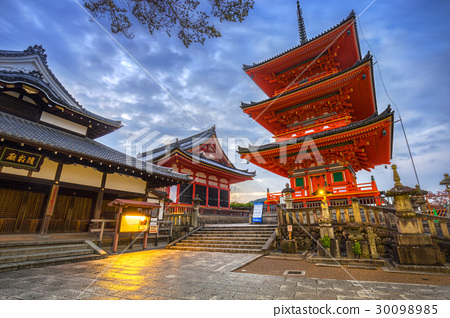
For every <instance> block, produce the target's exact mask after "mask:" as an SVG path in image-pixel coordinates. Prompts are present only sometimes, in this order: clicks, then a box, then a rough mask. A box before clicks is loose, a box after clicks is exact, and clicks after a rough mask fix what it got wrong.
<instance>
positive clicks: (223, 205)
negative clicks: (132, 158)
mask: <svg viewBox="0 0 450 318" xmlns="http://www.w3.org/2000/svg"><path fill="white" fill-rule="evenodd" d="M138 157H139V158H140V159H142V160H146V161H148V162H150V163H153V164H156V165H158V166H164V167H168V168H171V169H172V171H176V172H180V173H186V174H189V175H190V176H192V178H193V181H192V182H191V183H184V184H179V185H173V186H171V187H167V188H166V189H164V190H165V192H167V193H169V197H170V199H171V200H172V202H173V203H171V205H170V208H169V211H170V212H184V211H186V209H187V208H190V207H192V200H193V199H194V198H195V197H196V196H197V195H198V197H199V198H200V199H201V202H200V207H201V210H200V212H201V213H204V212H205V211H206V210H208V209H210V210H211V211H213V212H214V213H217V211H222V212H227V209H229V208H230V195H231V185H233V184H236V183H239V182H244V181H248V180H252V179H253V177H254V176H255V172H249V171H248V170H241V169H238V168H236V167H235V166H234V165H233V163H232V162H231V161H230V159H229V158H228V157H227V156H226V154H225V152H224V150H223V149H222V147H221V145H220V143H219V139H218V138H217V134H216V127H215V126H213V127H211V128H210V129H208V130H205V131H202V132H200V133H198V134H195V135H193V136H190V137H187V138H184V139H181V140H178V139H177V140H176V141H175V142H173V143H170V144H168V145H167V146H164V147H159V148H156V149H153V150H151V151H148V152H144V153H142V154H140V155H138ZM228 212H230V211H228Z"/></svg>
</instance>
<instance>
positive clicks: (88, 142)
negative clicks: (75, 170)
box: [0, 112, 191, 182]
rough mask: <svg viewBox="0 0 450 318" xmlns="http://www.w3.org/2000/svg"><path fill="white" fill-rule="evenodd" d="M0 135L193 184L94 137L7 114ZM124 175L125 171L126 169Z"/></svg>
mask: <svg viewBox="0 0 450 318" xmlns="http://www.w3.org/2000/svg"><path fill="white" fill-rule="evenodd" d="M0 136H1V137H3V138H5V139H8V140H12V141H15V142H19V143H25V144H29V145H32V146H34V147H41V148H43V149H47V150H50V151H52V152H53V151H56V152H57V153H59V154H65V155H70V156H71V157H72V156H79V157H81V158H83V160H84V161H81V162H80V163H84V162H89V161H90V160H93V161H99V162H102V163H104V165H103V166H106V165H108V164H111V165H114V166H118V167H123V168H125V169H129V170H136V171H142V172H146V173H150V174H151V175H152V176H160V177H165V178H171V179H174V180H177V181H178V182H189V181H191V179H190V177H189V176H188V175H186V174H183V173H177V172H173V171H172V169H170V168H165V167H160V166H157V165H154V164H151V163H146V162H143V161H141V160H138V159H136V158H134V157H131V156H128V155H126V154H124V153H122V152H120V151H117V150H115V149H112V148H110V147H107V146H105V145H103V144H101V143H99V142H97V141H95V140H93V139H91V138H88V137H82V136H78V135H74V134H71V133H68V132H65V131H62V130H59V129H56V128H52V127H48V126H45V125H42V124H39V123H36V122H33V121H29V120H26V119H23V118H20V117H17V116H14V115H10V114H6V113H4V112H0ZM118 172H119V171H118ZM120 172H123V170H121V171H120Z"/></svg>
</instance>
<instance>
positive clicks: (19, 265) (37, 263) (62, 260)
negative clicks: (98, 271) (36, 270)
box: [0, 254, 107, 272]
mask: <svg viewBox="0 0 450 318" xmlns="http://www.w3.org/2000/svg"><path fill="white" fill-rule="evenodd" d="M106 257H107V255H98V254H89V255H82V256H66V257H58V258H52V259H42V260H33V261H24V262H16V263H8V264H0V272H5V271H11V270H18V269H24V268H30V267H42V266H49V265H59V264H66V263H74V262H84V261H91V260H96V259H101V258H106Z"/></svg>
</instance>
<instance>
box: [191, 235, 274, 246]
mask: <svg viewBox="0 0 450 318" xmlns="http://www.w3.org/2000/svg"><path fill="white" fill-rule="evenodd" d="M225 242H226V243H228V244H249V243H255V244H262V245H264V243H265V242H267V240H266V239H264V238H262V239H259V238H258V239H252V238H246V239H243V240H235V239H233V240H223V239H220V238H218V239H209V238H205V239H193V238H189V237H188V238H186V239H184V240H183V243H191V244H196V243H212V244H214V243H225Z"/></svg>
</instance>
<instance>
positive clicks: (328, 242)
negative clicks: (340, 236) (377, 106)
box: [320, 234, 331, 247]
mask: <svg viewBox="0 0 450 318" xmlns="http://www.w3.org/2000/svg"><path fill="white" fill-rule="evenodd" d="M320 244H322V246H323V247H331V239H330V238H329V237H328V235H327V234H325V236H324V237H323V238H322V239H320Z"/></svg>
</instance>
